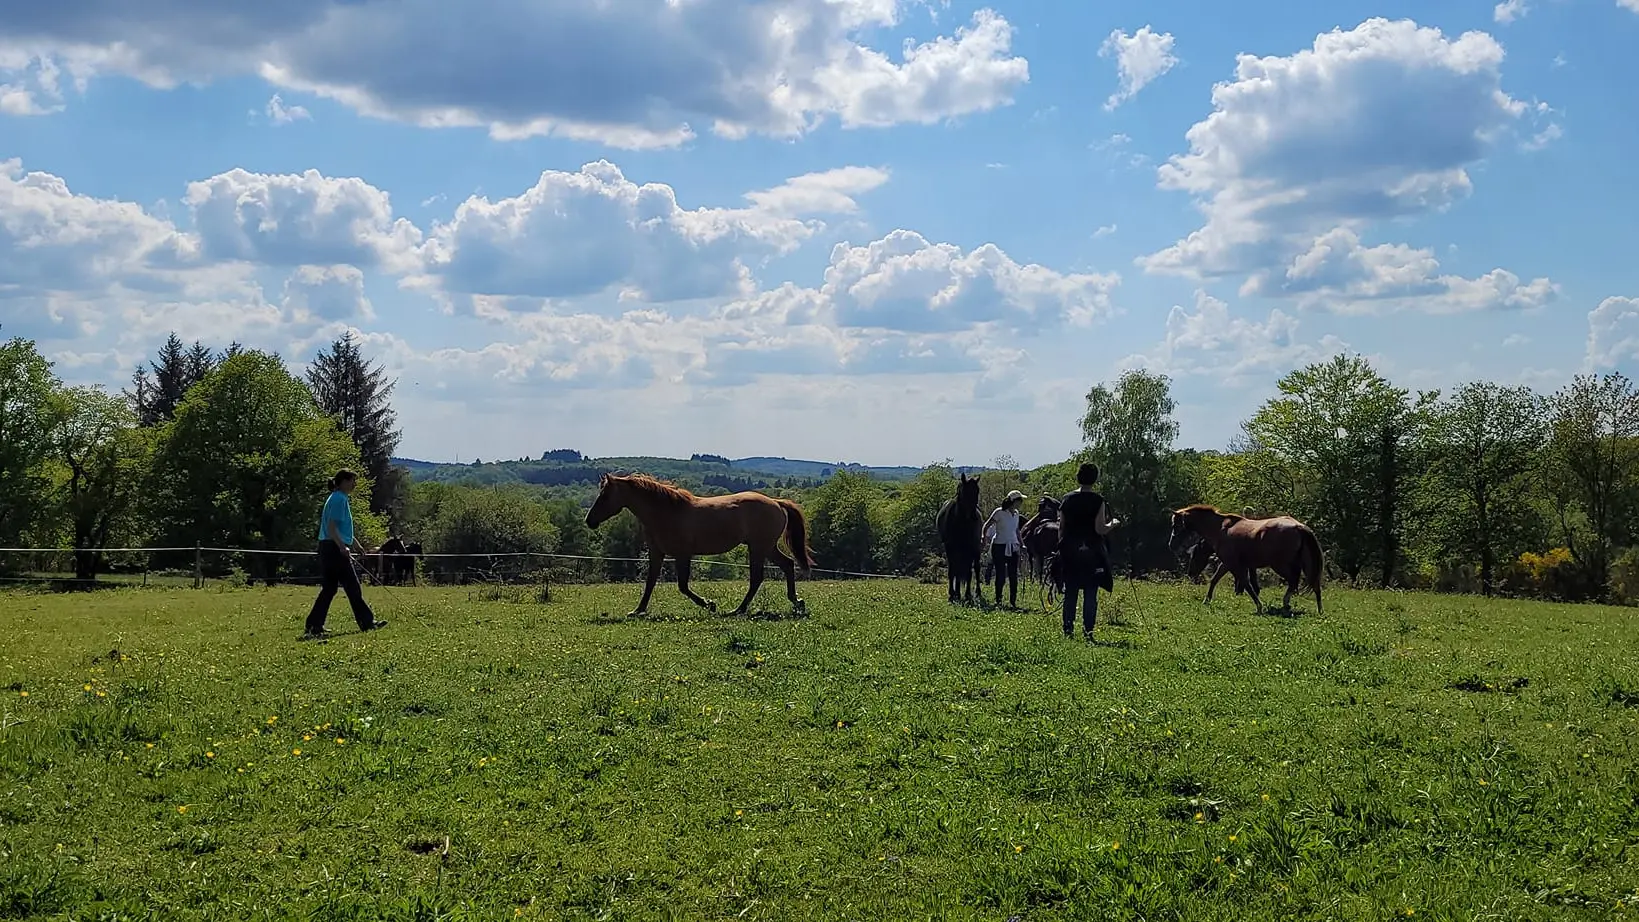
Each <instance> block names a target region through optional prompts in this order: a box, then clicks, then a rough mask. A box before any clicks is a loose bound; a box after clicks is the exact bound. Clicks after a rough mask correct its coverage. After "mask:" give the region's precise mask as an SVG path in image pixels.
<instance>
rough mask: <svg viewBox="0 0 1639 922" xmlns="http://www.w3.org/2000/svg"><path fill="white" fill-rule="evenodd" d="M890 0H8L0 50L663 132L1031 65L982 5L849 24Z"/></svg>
mask: <svg viewBox="0 0 1639 922" xmlns="http://www.w3.org/2000/svg"><path fill="white" fill-rule="evenodd" d="M900 15H901V4H900V3H897V2H892V0H689V2H681V3H680V2H674V0H605V2H598V3H586V2H562V3H541V2H538V0H468V2H463V3H460V4H454V5H452V4H450V3H447V2H444V0H401V2H395V3H358V2H355V0H293V2H290V3H285V4H279V5H277V6H276V7H257V6H246V5H243V4H237V5H227V6H224V5H223V4H221V3H219V2H214V0H170V2H165V3H160V4H124V3H113V2H109V0H83V2H76V3H47V4H39V3H11V4H5V5H3V6H0V67H3V66H4V62H5V57H4V56H6V55H10V56H12V57H16V56H18V55H22V54H24V53H26V52H32V53H35V54H41V55H43V56H45V57H47V58H49V59H51V60H53V61H56V62H59V64H60V66H62V67H64V68H67V69H69V70H70V71H71V72H72V73H74V74H75V75H76V76H77V78H79V79H82V80H83V79H89V78H90V77H93V76H96V75H108V74H117V75H124V76H129V77H134V78H136V79H138V80H142V81H144V82H146V83H148V84H149V85H151V86H156V87H171V86H175V85H178V84H179V83H181V82H183V81H207V80H212V79H220V78H231V77H235V76H240V75H247V74H251V75H259V76H261V77H263V78H265V79H267V80H268V81H270V82H272V83H273V84H275V85H276V86H279V87H281V88H284V89H290V90H298V91H302V92H306V93H310V94H313V95H317V96H320V97H324V98H329V99H333V100H336V101H338V102H340V103H342V104H344V105H347V106H349V107H351V108H353V109H354V110H355V111H358V112H361V113H364V114H368V115H373V116H380V117H384V118H391V119H396V120H400V121H405V122H409V123H413V124H418V125H424V126H482V127H485V128H487V129H488V130H489V132H490V134H491V135H492V136H494V137H496V138H503V139H505V138H521V137H529V136H536V135H559V136H563V137H568V138H575V139H580V140H593V141H599V142H603V143H606V144H610V145H614V146H619V147H627V148H638V147H655V146H669V145H675V144H678V143H681V142H683V141H685V140H687V139H688V138H690V137H693V136H694V134H695V130H696V128H697V127H701V126H703V127H709V128H710V130H712V131H714V132H716V133H717V134H719V135H722V136H725V137H741V136H744V135H746V134H748V133H752V132H756V133H763V134H769V135H774V136H781V137H793V136H796V135H800V134H802V133H803V132H805V131H807V130H809V129H810V128H812V127H813V126H814V125H815V124H818V123H819V122H821V121H824V120H826V119H831V118H834V119H836V120H837V121H839V122H840V123H841V124H842V125H844V126H847V127H864V126H880V125H893V124H901V123H906V122H917V123H931V122H936V121H939V120H942V119H945V118H950V117H953V116H959V115H964V114H968V113H974V112H982V111H986V110H989V109H993V108H996V107H998V106H1003V105H1007V104H1009V103H1011V101H1012V98H1013V95H1014V93H1015V92H1016V91H1017V90H1018V89H1019V88H1020V87H1021V86H1023V85H1024V84H1025V83H1026V82H1027V81H1028V80H1029V65H1028V63H1027V62H1026V61H1025V60H1024V58H1022V57H1019V56H1017V55H1014V54H1012V52H1011V43H1012V35H1013V28H1012V26H1011V24H1009V23H1008V22H1007V20H1006V19H1004V18H1003V17H1002V16H1000V15H999V14H997V13H995V12H994V11H992V10H989V9H981V10H979V11H978V12H976V13H974V15H973V16H972V18H971V19H970V20H969V21H968V23H967V24H966V25H964V26H962V27H960V28H958V29H957V30H956V32H955V33H954V34H952V35H943V36H936V37H934V38H932V39H929V40H927V41H924V42H921V43H920V44H914V43H913V44H907V46H906V48H905V49H904V50H903V52H902V54H901V55H900V56H899V57H898V59H897V60H896V59H895V58H893V57H890V56H889V55H888V54H887V53H885V52H883V51H881V50H878V49H876V48H873V47H871V46H870V45H869V44H867V43H866V41H867V39H866V38H865V36H866V35H867V34H868V33H870V32H873V31H875V30H879V29H886V28H895V27H898V26H900V25H902V22H901V18H900ZM0 98H5V97H3V96H0ZM287 111H290V110H287Z"/></svg>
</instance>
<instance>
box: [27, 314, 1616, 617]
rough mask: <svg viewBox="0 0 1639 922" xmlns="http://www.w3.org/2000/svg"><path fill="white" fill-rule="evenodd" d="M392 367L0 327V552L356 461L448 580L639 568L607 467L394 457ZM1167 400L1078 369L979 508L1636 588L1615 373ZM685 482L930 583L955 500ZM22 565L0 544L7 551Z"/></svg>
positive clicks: (372, 517) (1442, 578) (1342, 558)
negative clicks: (121, 383) (65, 358)
mask: <svg viewBox="0 0 1639 922" xmlns="http://www.w3.org/2000/svg"><path fill="white" fill-rule="evenodd" d="M394 383H395V382H393V381H392V380H390V379H389V378H388V377H387V376H386V374H385V373H384V372H383V370H382V369H381V368H380V366H379V365H376V364H374V363H373V362H371V361H370V360H369V359H368V358H367V357H366V356H365V355H363V353H362V350H361V348H360V346H359V344H358V343H357V342H356V341H355V340H354V339H352V338H351V336H344V337H342V338H340V339H338V340H336V341H335V342H333V343H331V344H330V345H329V346H328V347H327V348H326V349H325V350H323V351H322V352H320V353H319V355H318V356H317V357H316V358H315V359H314V360H313V361H312V362H311V363H309V365H308V366H307V367H306V368H305V369H303V371H302V372H301V374H300V375H298V374H296V373H293V372H292V371H291V370H290V369H289V368H288V367H287V366H286V364H285V362H284V361H283V360H282V359H281V358H280V357H279V356H278V355H276V354H271V353H266V352H260V351H256V350H249V349H245V348H243V347H241V346H239V345H237V344H230V345H229V346H228V347H227V348H225V349H223V350H221V351H215V350H212V349H211V348H209V347H207V346H204V345H202V344H200V343H197V342H196V343H194V344H192V345H191V346H189V345H187V344H185V343H183V342H182V340H181V339H180V338H178V337H176V336H175V335H172V336H171V337H170V338H169V339H168V340H167V341H166V343H165V345H164V346H163V347H161V349H160V350H159V352H158V354H157V356H156V357H155V358H154V359H153V360H151V361H149V362H148V363H146V364H145V365H144V366H143V367H141V368H140V369H138V370H137V372H136V373H135V374H134V375H133V377H132V380H131V386H130V387H129V388H128V389H126V390H124V391H122V392H120V393H111V392H109V391H108V390H106V389H104V388H100V387H70V386H66V385H64V384H63V383H62V382H61V381H60V380H59V379H58V378H57V377H56V375H55V374H54V372H53V369H52V365H51V363H50V362H49V361H47V360H46V359H45V358H44V357H43V356H41V355H40V353H39V352H38V350H37V349H36V348H35V346H34V344H33V343H32V342H30V341H28V340H24V339H15V338H14V339H12V340H10V341H8V342H6V343H4V344H3V345H0V545H4V546H9V547H19V546H33V547H47V548H62V549H64V551H65V552H67V553H69V554H70V555H71V557H72V560H73V569H74V572H75V575H76V576H77V577H79V578H81V579H91V578H94V577H95V576H96V574H97V573H98V571H99V569H103V568H106V567H109V566H115V567H117V566H120V565H121V563H120V560H121V558H119V557H118V555H108V554H103V553H100V550H101V549H103V548H108V547H119V546H145V547H174V548H184V549H185V548H191V547H193V546H196V545H205V546H216V547H236V548H248V549H264V548H265V549H285V550H291V549H305V548H306V547H307V546H309V545H311V544H312V543H314V541H315V540H316V539H315V536H314V535H315V532H314V531H313V529H314V527H315V526H314V525H313V523H314V522H315V521H316V517H317V513H318V507H319V504H320V503H322V501H323V499H324V496H323V486H322V485H323V484H324V483H325V482H326V480H327V479H328V478H329V476H330V475H331V474H332V473H334V471H335V470H336V469H338V468H341V467H350V468H353V469H355V470H358V471H359V472H360V473H361V475H362V484H361V489H360V490H359V491H358V492H357V493H356V494H355V497H354V501H355V504H356V506H357V508H356V509H355V516H356V519H357V521H358V525H359V532H360V534H361V536H362V537H363V538H364V539H365V541H366V542H368V543H379V542H380V541H382V540H384V539H385V538H386V537H387V536H388V535H389V534H400V535H404V536H406V538H407V539H410V540H419V541H421V542H422V543H423V545H424V547H425V549H426V551H427V552H429V553H433V554H456V555H463V556H462V557H461V558H458V559H453V560H445V559H430V560H428V561H427V562H426V564H425V566H426V568H427V570H428V572H429V573H430V574H431V575H433V576H436V577H439V578H446V579H461V578H466V577H469V576H471V575H472V570H473V569H474V568H475V567H480V568H481V567H490V566H495V565H497V564H496V563H495V561H494V560H486V555H494V554H504V553H516V552H531V553H536V554H546V553H552V554H558V555H564V558H563V559H560V560H558V561H557V562H556V563H554V564H552V567H553V570H554V571H555V573H556V575H557V576H558V577H559V578H577V579H629V578H633V577H635V576H636V575H637V573H638V572H639V565H638V564H636V563H634V562H632V561H630V560H626V559H604V560H599V559H593V558H635V557H639V556H641V555H642V554H643V552H644V549H643V543H642V535H641V532H640V530H639V529H638V527H637V525H636V522H635V520H633V519H632V518H631V517H630V516H622V517H619V518H618V519H616V520H614V521H612V522H610V523H608V524H606V525H605V526H604V527H603V528H601V529H599V530H598V531H597V532H593V531H591V530H590V529H587V528H586V526H585V524H584V521H583V516H584V511H585V508H586V506H587V505H589V504H590V502H591V500H592V497H593V496H594V495H595V493H596V483H597V477H598V476H599V475H600V474H601V473H602V470H603V469H602V468H601V467H600V466H599V465H598V464H597V463H596V462H593V461H591V460H590V459H587V458H585V457H584V456H582V455H581V454H580V453H579V452H574V451H570V450H566V449H559V450H554V451H552V452H548V453H547V455H546V456H543V460H544V461H546V462H547V463H549V464H551V465H553V470H552V473H551V474H550V475H548V474H545V473H542V472H537V471H534V470H533V469H532V470H531V471H530V472H529V474H530V476H528V477H527V478H523V479H521V480H518V481H514V482H508V483H494V482H488V483H486V482H485V480H486V477H485V476H483V469H482V468H474V470H475V472H476V473H474V474H473V475H472V477H470V478H466V479H459V480H450V479H448V478H449V476H450V475H449V472H448V471H444V470H441V471H440V479H439V480H437V481H418V480H416V479H415V478H413V477H412V476H411V474H410V472H408V471H406V470H405V469H403V468H402V467H399V466H397V465H395V464H394V463H393V460H392V459H393V455H394V451H395V450H396V448H397V445H398V442H399V439H400V435H401V433H400V432H399V430H398V429H397V423H396V417H395V414H394V412H393V409H392V404H391V395H392V392H393V388H394ZM1175 412H1176V404H1175V401H1174V399H1173V396H1172V394H1171V382H1170V381H1169V380H1168V379H1167V378H1166V377H1165V376H1163V375H1158V374H1154V373H1151V372H1148V371H1143V370H1136V371H1130V372H1127V373H1126V374H1123V375H1122V376H1120V377H1119V378H1118V379H1117V380H1115V381H1113V382H1106V383H1101V384H1098V385H1096V386H1094V387H1092V388H1091V389H1090V390H1089V392H1088V394H1087V397H1086V405H1085V410H1084V413H1083V415H1082V418H1081V420H1080V429H1081V436H1082V439H1081V442H1082V444H1081V445H1080V446H1079V448H1078V450H1076V451H1075V452H1074V453H1073V454H1071V456H1070V457H1068V458H1066V459H1065V460H1064V461H1061V462H1057V463H1054V464H1049V465H1045V466H1042V467H1038V468H1034V469H1029V470H1024V469H1020V467H1019V466H1018V465H1017V464H1016V463H1014V462H1013V461H1012V460H1011V459H1010V458H1007V457H1002V458H998V459H996V460H995V461H994V462H992V464H991V465H990V469H988V470H986V471H984V472H983V473H982V474H981V492H982V497H983V502H984V503H985V505H986V508H987V511H988V509H989V508H994V507H995V506H996V505H999V504H1000V501H1001V498H1002V497H1003V496H1004V495H1006V493H1007V492H1008V491H1009V490H1012V489H1019V490H1022V491H1024V492H1025V493H1026V494H1027V495H1030V496H1031V497H1032V503H1031V508H1030V509H1028V510H1027V512H1029V511H1033V509H1034V499H1035V498H1036V497H1039V496H1042V495H1053V496H1057V495H1062V494H1063V493H1066V492H1068V491H1069V490H1071V489H1073V488H1074V473H1075V468H1076V466H1077V465H1078V464H1079V463H1080V462H1081V461H1083V460H1093V461H1095V462H1097V463H1098V464H1099V465H1100V467H1101V469H1102V471H1103V477H1102V480H1101V485H1100V489H1101V490H1102V492H1103V493H1104V495H1105V496H1106V498H1107V499H1108V500H1109V501H1110V503H1111V505H1112V507H1113V508H1114V510H1115V511H1116V513H1117V514H1118V515H1119V516H1120V517H1121V518H1122V519H1123V520H1124V521H1125V525H1124V526H1123V527H1122V528H1121V529H1120V530H1119V531H1118V532H1117V533H1116V534H1115V536H1114V539H1113V541H1112V552H1113V554H1114V556H1115V560H1116V563H1117V565H1118V566H1119V567H1120V568H1121V570H1122V571H1123V572H1124V573H1131V574H1132V575H1135V576H1142V575H1144V574H1147V573H1152V572H1156V571H1176V570H1178V569H1180V561H1179V560H1178V559H1177V557H1176V556H1175V555H1174V554H1173V552H1172V551H1171V549H1170V548H1169V547H1168V546H1167V537H1168V529H1169V524H1170V516H1169V513H1170V510H1172V509H1174V508H1177V507H1179V506H1182V505H1185V504H1188V503H1191V502H1209V503H1212V504H1214V505H1217V506H1218V507H1219V508H1222V509H1224V510H1226V511H1231V512H1243V513H1246V514H1250V515H1254V516H1268V515H1276V514H1291V515H1295V516H1297V517H1298V518H1300V519H1303V520H1304V521H1306V522H1308V523H1309V524H1310V525H1311V526H1312V527H1314V529H1315V530H1316V532H1317V534H1318V535H1319V536H1320V539H1321V541H1322V543H1323V546H1324V547H1325V550H1326V554H1327V562H1328V567H1329V570H1330V577H1331V578H1332V579H1334V580H1344V581H1347V582H1352V583H1356V584H1362V585H1378V586H1399V587H1406V588H1423V589H1434V590H1442V591H1463V592H1477V593H1486V594H1493V593H1505V594H1510V595H1529V596H1536V597H1545V598H1557V599H1565V600H1592V599H1606V600H1612V601H1620V602H1634V601H1636V600H1639V549H1636V547H1639V540H1636V539H1639V535H1636V532H1639V391H1636V389H1635V386H1634V384H1633V382H1631V381H1629V380H1628V379H1627V378H1625V377H1624V376H1622V375H1620V374H1605V375H1598V376H1593V375H1585V376H1579V377H1577V378H1575V379H1573V380H1572V381H1571V382H1570V383H1569V384H1567V385H1566V386H1564V387H1563V388H1560V389H1559V390H1557V391H1555V392H1553V393H1551V394H1539V393H1536V392H1535V391H1533V390H1531V389H1529V388H1524V387H1509V386H1503V385H1498V384H1492V383H1487V382H1476V383H1471V384H1466V385H1463V386H1462V387H1459V388H1456V389H1455V390H1453V391H1451V392H1450V393H1447V394H1441V393H1436V392H1432V391H1417V392H1413V391H1411V390H1407V389H1404V388H1400V387H1396V386H1395V385H1393V384H1392V383H1391V382H1390V381H1389V380H1387V379H1386V378H1385V377H1384V376H1383V375H1382V374H1380V373H1379V372H1378V371H1377V370H1376V369H1375V368H1373V366H1372V365H1371V363H1369V362H1368V361H1366V360H1365V359H1363V358H1361V357H1358V356H1348V355H1339V356H1336V357H1334V358H1332V359H1330V360H1328V361H1325V362H1319V363H1315V364H1312V365H1308V366H1306V367H1303V368H1299V369H1297V370H1295V371H1293V372H1291V373H1290V374H1287V375H1285V376H1284V377H1282V378H1281V379H1280V380H1279V381H1277V382H1276V385H1275V392H1274V394H1273V395H1271V396H1270V397H1269V399H1268V400H1266V401H1265V402H1264V403H1263V405H1262V406H1261V407H1259V409H1258V410H1257V411H1256V412H1255V413H1253V414H1252V416H1251V417H1250V418H1248V419H1247V420H1245V421H1244V422H1243V424H1242V426H1241V431H1240V434H1239V436H1238V437H1237V438H1236V439H1235V440H1234V441H1233V443H1232V444H1231V445H1230V446H1228V448H1227V449H1226V450H1223V451H1197V450H1193V449H1187V448H1179V447H1177V445H1176V441H1177V438H1178V424H1177V422H1176V419H1175ZM547 456H550V457H547ZM717 457H720V456H717V455H711V454H699V455H697V456H696V458H707V459H714V458H717ZM543 470H544V469H543ZM655 473H661V474H662V475H663V476H664V472H655ZM490 476H491V477H493V474H492V475H490ZM677 479H679V481H680V482H682V483H683V485H684V486H686V487H689V488H690V489H693V490H695V491H696V492H698V493H702V494H710V493H721V492H728V491H730V490H734V489H745V488H753V489H761V490H763V491H765V492H768V493H770V494H772V495H777V496H784V497H788V498H792V499H795V500H797V501H798V502H800V503H802V504H803V505H804V507H805V508H806V509H807V511H808V513H809V517H810V520H811V530H812V542H813V546H814V551H815V554H816V557H817V558H818V559H819V560H820V565H821V566H822V567H824V568H827V569H835V570H847V571H855V572H865V573H896V574H904V575H915V576H920V577H922V578H924V579H928V580H930V581H933V580H937V579H939V578H940V571H941V568H942V564H941V562H940V558H941V556H942V551H941V549H940V547H939V544H938V539H937V536H936V531H935V529H934V517H935V515H936V514H937V512H938V508H939V506H940V504H942V503H943V502H944V501H945V500H946V499H948V498H950V497H951V496H952V495H953V494H954V491H955V482H956V472H955V470H953V469H952V467H951V466H950V464H949V463H948V462H943V463H936V464H932V465H928V466H927V467H925V468H923V469H921V471H920V472H919V473H917V474H916V475H915V476H914V477H911V478H909V479H907V480H901V481H884V480H880V479H874V478H872V477H870V476H868V475H866V474H864V473H860V472H856V471H852V470H846V469H838V470H836V471H834V472H833V473H832V474H831V475H830V476H829V477H828V478H827V479H825V480H824V481H823V482H818V483H816V482H814V481H808V480H799V479H795V478H793V479H790V480H774V481H771V482H770V481H765V480H759V479H754V478H746V477H741V476H736V475H729V474H721V473H710V474H705V475H702V474H699V473H697V472H695V473H689V474H686V475H684V476H681V477H678V478H677ZM530 480H533V481H536V482H534V483H531V482H528V481H530ZM155 556H156V559H155V560H153V561H145V562H144V565H153V566H160V567H162V566H165V565H167V564H170V565H176V566H181V565H183V563H184V562H185V561H186V562H187V563H188V565H190V566H191V554H189V553H188V552H186V551H176V552H171V553H168V554H160V555H155ZM738 560H739V557H738V556H736V555H726V556H725V557H723V558H720V559H718V560H717V561H715V563H716V564H717V566H716V567H715V569H714V568H713V567H712V563H713V562H712V561H704V562H702V570H701V571H700V575H702V576H703V577H707V578H710V577H712V576H714V575H715V576H724V577H726V576H730V575H737V573H736V571H734V570H733V569H731V565H732V564H733V563H735V562H737V561H738ZM22 565H23V564H22V563H21V562H19V561H17V560H14V559H3V558H0V568H6V567H9V568H13V569H16V568H18V567H20V566H22ZM211 565H212V567H213V568H216V569H226V568H238V569H240V570H242V571H243V572H244V573H245V574H246V575H247V576H249V577H251V578H260V579H265V580H276V579H280V578H288V577H290V576H292V575H300V574H301V573H303V572H305V571H304V567H310V564H309V563H306V562H304V561H303V560H302V559H301V558H281V557H274V556H266V557H255V556H246V557H244V558H243V559H222V560H215V559H213V561H212V564H211Z"/></svg>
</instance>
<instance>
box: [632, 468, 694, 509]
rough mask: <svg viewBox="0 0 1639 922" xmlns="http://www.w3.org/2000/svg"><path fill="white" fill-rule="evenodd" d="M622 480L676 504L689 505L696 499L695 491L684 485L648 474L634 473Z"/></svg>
mask: <svg viewBox="0 0 1639 922" xmlns="http://www.w3.org/2000/svg"><path fill="white" fill-rule="evenodd" d="M620 480H621V482H622V483H624V484H626V485H627V486H629V487H631V488H632V489H634V490H637V491H638V492H640V493H646V494H648V495H649V496H652V497H654V498H655V499H658V500H660V501H661V502H665V503H670V504H674V505H688V504H690V503H693V502H694V499H695V497H694V494H693V493H690V492H689V491H687V490H685V489H683V488H682V487H679V486H676V485H674V484H669V483H666V482H665V481H663V480H656V479H654V478H653V477H650V476H649V475H648V474H632V475H630V476H627V477H622V478H620Z"/></svg>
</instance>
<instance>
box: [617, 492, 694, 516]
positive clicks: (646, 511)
mask: <svg viewBox="0 0 1639 922" xmlns="http://www.w3.org/2000/svg"><path fill="white" fill-rule="evenodd" d="M621 498H622V499H623V500H625V503H624V505H625V506H626V508H627V509H630V510H632V515H635V516H637V520H638V521H639V522H642V523H643V524H644V525H648V524H650V523H652V522H654V521H655V520H656V519H657V518H660V516H661V513H663V512H665V511H666V508H665V507H666V506H667V505H669V503H668V501H667V500H666V499H665V498H663V497H659V496H656V495H654V494H652V493H649V492H647V491H644V490H637V489H631V488H628V489H626V490H623V491H622V497H621ZM679 506H681V504H679Z"/></svg>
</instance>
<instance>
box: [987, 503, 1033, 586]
mask: <svg viewBox="0 0 1639 922" xmlns="http://www.w3.org/2000/svg"><path fill="white" fill-rule="evenodd" d="M1023 505H1024V494H1023V493H1020V492H1019V491H1018V490H1014V491H1013V492H1011V493H1009V494H1007V499H1004V500H1002V506H1001V508H1000V509H997V510H996V511H995V512H992V513H991V514H990V518H989V519H986V520H985V535H986V536H988V537H989V538H990V563H991V566H993V567H995V568H996V603H997V604H998V605H999V604H1001V601H1002V584H1003V583H1004V582H1005V583H1006V584H1007V589H1008V593H1007V607H1008V608H1018V607H1019V525H1020V524H1021V523H1022V520H1023V516H1021V515H1020V514H1019V508H1020V507H1021V506H1023Z"/></svg>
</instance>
